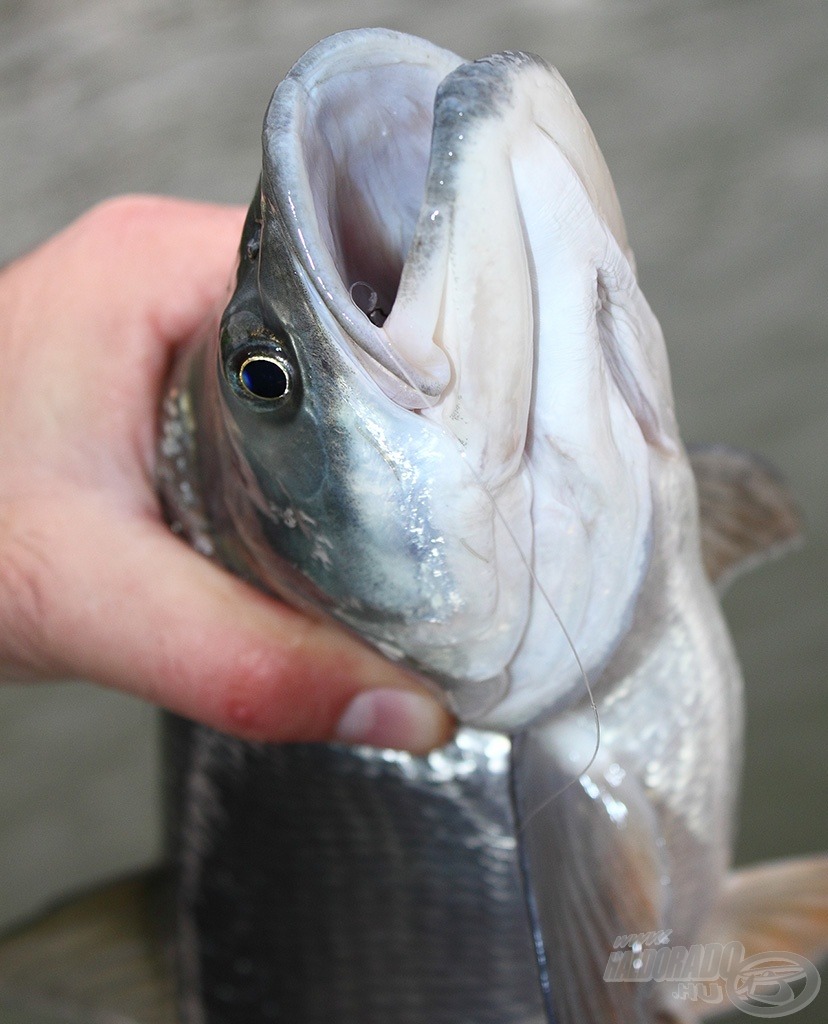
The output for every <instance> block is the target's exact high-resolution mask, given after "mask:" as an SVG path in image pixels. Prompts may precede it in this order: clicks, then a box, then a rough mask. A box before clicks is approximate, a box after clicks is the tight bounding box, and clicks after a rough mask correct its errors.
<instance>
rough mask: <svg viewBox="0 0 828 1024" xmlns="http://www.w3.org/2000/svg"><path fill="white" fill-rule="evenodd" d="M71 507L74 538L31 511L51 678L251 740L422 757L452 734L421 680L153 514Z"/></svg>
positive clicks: (40, 618)
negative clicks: (265, 589)
mask: <svg viewBox="0 0 828 1024" xmlns="http://www.w3.org/2000/svg"><path fill="white" fill-rule="evenodd" d="M63 515H64V521H72V520H73V519H74V521H75V522H76V523H77V521H78V517H80V518H81V519H82V521H83V530H77V531H76V539H75V540H74V541H73V542H72V543H71V544H67V545H66V546H61V545H60V544H59V543H58V542H57V541H56V540H55V539H54V537H53V534H54V528H53V526H52V523H51V522H49V521H40V522H38V518H41V520H42V517H38V516H29V517H28V519H29V521H28V523H27V526H26V543H25V545H23V546H22V547H24V548H25V549H26V550H27V551H29V552H30V557H29V562H28V569H26V570H24V573H23V575H27V576H28V578H29V583H28V584H27V585H26V586H25V587H22V588H19V590H20V592H21V593H26V592H28V593H36V595H37V598H36V601H35V604H36V611H35V612H34V614H31V615H29V616H26V618H28V620H29V621H30V622H35V623H36V624H37V626H36V628H37V632H38V635H36V636H34V637H32V638H31V646H32V648H33V649H39V650H40V651H42V652H45V657H46V659H47V661H48V662H49V663H48V666H47V667H48V668H49V670H50V671H51V672H52V673H53V674H54V673H62V674H65V675H68V676H73V677H79V678H89V679H93V680H96V681H99V682H102V683H104V684H106V685H109V686H113V687H117V688H118V689H122V690H126V691H128V692H130V693H133V694H136V695H138V696H140V697H143V698H145V699H147V700H150V701H152V702H154V703H157V704H161V705H162V706H164V707H167V708H169V709H171V710H173V711H176V712H178V713H179V714H182V715H185V716H187V717H191V718H194V719H197V720H199V721H202V722H205V723H207V724H209V725H212V726H215V727H216V728H218V729H221V730H223V731H226V732H231V733H234V734H236V735H239V736H243V737H245V738H250V739H258V740H271V741H294V740H303V741H314V740H329V739H333V738H339V739H342V740H345V741H348V742H367V743H372V744H374V745H379V746H395V747H399V748H404V749H409V750H413V751H415V752H422V751H426V750H429V749H431V748H432V747H434V746H436V745H438V744H440V743H441V742H444V741H445V739H446V738H447V737H448V735H449V734H450V731H451V721H450V718H449V716H448V715H447V713H446V712H445V711H444V710H443V709H442V708H441V707H440V706H439V705H438V704H437V703H436V701H434V699H433V698H432V697H431V696H429V695H428V693H427V692H426V690H425V689H424V688H423V686H422V684H421V683H420V682H419V681H418V680H417V679H416V678H415V677H413V676H411V675H409V674H408V673H406V672H404V671H402V670H400V669H399V668H397V667H395V666H393V665H392V664H391V663H389V662H388V661H386V660H385V659H383V658H381V657H380V656H379V655H377V654H376V653H374V652H373V651H371V650H369V649H368V648H367V647H365V646H363V645H362V644H361V643H359V642H358V641H356V640H355V639H353V638H352V637H351V636H350V635H349V634H347V633H345V632H344V631H343V630H341V629H339V628H337V627H335V626H333V625H329V624H328V623H327V622H322V621H315V620H313V619H311V618H309V617H307V616H305V615H301V614H299V613H297V612H295V611H293V610H292V609H290V608H288V607H287V606H285V605H283V604H281V603H280V602H277V601H275V600H273V599H272V598H269V597H267V596H266V595H263V594H260V593H259V592H257V591H255V590H254V589H253V588H251V587H248V586H247V585H246V584H244V583H242V582H241V581H239V580H237V579H235V578H234V577H232V576H230V575H229V574H227V573H225V572H224V571H222V570H220V569H218V568H217V567H215V566H214V565H213V564H212V563H210V562H208V561H207V560H206V559H204V558H203V557H202V556H200V555H197V554H196V553H195V552H194V551H192V550H191V549H190V548H188V547H187V546H186V545H185V544H183V543H182V542H181V541H179V540H177V539H176V538H175V537H173V536H171V535H170V534H169V533H168V532H167V531H166V530H165V528H164V527H163V526H161V525H160V524H158V523H157V522H155V521H153V520H151V519H150V518H146V519H135V520H123V521H122V520H119V519H118V518H117V516H116V515H113V511H112V509H111V508H109V507H108V506H107V505H106V504H105V503H104V502H100V503H96V502H94V501H93V500H92V499H90V498H88V497H86V496H84V497H82V498H79V499H78V502H77V506H76V507H72V504H71V503H69V504H68V505H65V506H64V508H63ZM83 537H85V538H88V540H87V542H84V541H83V540H82V539H79V538H83ZM20 549H21V545H18V550H20ZM20 575H21V572H20V567H19V566H18V571H17V576H18V578H19V577H20ZM32 580H34V581H35V582H34V584H32V582H31V581H32ZM67 594H71V595H72V600H71V601H67V600H66V595H67ZM366 691H371V694H372V695H371V696H370V697H363V698H362V699H361V700H359V701H357V702H356V703H354V701H355V698H357V697H358V695H360V694H361V693H364V692H366Z"/></svg>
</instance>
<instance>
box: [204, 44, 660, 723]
mask: <svg viewBox="0 0 828 1024" xmlns="http://www.w3.org/2000/svg"><path fill="white" fill-rule="evenodd" d="M263 142H264V166H263V174H262V179H261V185H260V190H259V193H258V195H257V196H256V198H255V200H254V202H253V204H252V206H251V208H250V212H249V214H248V218H247V222H246V224H245V228H244V235H243V238H242V245H241V253H240V265H239V271H238V278H237V287H236V291H235V293H234V295H233V297H232V300H231V301H230V304H229V305H228V307H227V309H226V311H225V313H224V316H223V319H222V323H221V329H220V332H219V340H218V351H217V355H216V360H215V361H209V362H210V365H209V368H208V369H209V372H210V373H211V374H212V376H213V378H214V381H215V383H214V384H213V385H212V386H213V388H214V395H215V398H216V404H217V405H218V407H219V410H220V415H219V418H220V426H221V432H222V442H221V443H220V444H219V445H218V449H219V457H220V460H221V466H222V468H221V478H222V482H221V489H222V493H223V495H224V499H223V500H224V505H225V520H226V531H229V532H232V534H233V537H234V543H235V545H236V548H237V550H241V551H242V552H243V559H244V561H245V563H246V565H247V570H248V572H249V574H250V575H251V576H252V577H253V578H254V579H256V580H257V581H258V582H259V583H261V584H263V585H264V586H266V587H267V588H268V589H271V590H273V591H274V592H276V593H279V594H281V595H282V596H284V597H286V598H287V599H288V600H292V601H294V602H296V603H299V604H305V605H308V604H309V605H311V606H314V607H318V608H323V609H324V610H326V611H327V612H330V613H331V614H333V615H335V616H336V617H337V618H338V619H340V620H341V621H342V622H344V623H346V624H347V625H348V626H350V627H351V628H353V629H354V630H356V631H357V632H358V633H359V634H360V635H362V636H363V637H364V638H366V639H367V640H368V641H369V642H371V643H373V644H374V645H375V646H377V647H378V648H379V649H380V650H382V651H383V652H384V653H386V654H387V655H388V656H389V657H392V658H395V659H400V660H404V661H405V662H406V663H408V664H409V665H411V666H413V667H414V668H416V669H418V670H420V671H422V672H423V673H425V674H426V675H427V676H428V677H429V678H431V679H432V680H434V681H435V683H436V684H437V685H438V686H439V687H440V688H441V690H442V691H443V692H444V693H445V695H446V697H447V700H448V701H449V703H450V705H451V706H452V707H453V709H454V710H455V711H456V712H457V713H458V714H459V715H460V716H461V718H463V719H464V720H466V721H473V722H476V723H478V724H487V725H492V724H494V725H499V726H502V725H507V726H510V727H511V726H514V725H516V724H519V722H520V721H525V720H527V719H528V718H531V717H533V716H534V715H536V714H537V713H538V712H539V711H540V710H541V709H542V707H548V706H549V705H550V703H552V702H553V701H554V700H557V699H559V698H560V697H561V694H562V693H563V692H565V691H567V690H568V689H571V688H572V686H573V679H572V673H571V671H570V670H571V667H572V666H571V647H572V644H573V643H575V645H576V646H577V645H578V644H579V643H581V642H582V636H581V634H582V633H583V632H584V631H585V630H586V631H587V632H588V633H590V634H596V635H588V636H587V637H586V639H585V640H584V641H583V642H584V643H585V645H586V648H587V649H588V651H589V660H590V664H592V663H593V662H595V661H596V659H597V660H598V661H600V659H601V658H604V657H605V656H606V653H607V650H609V649H610V647H611V646H612V644H613V643H615V642H617V636H615V634H614V633H613V631H615V632H617V631H618V629H619V628H621V626H620V624H622V623H623V621H625V616H627V617H628V616H629V610H630V603H631V602H632V601H633V600H634V596H635V593H637V587H638V586H639V585H640V582H641V578H642V574H643V572H644V567H645V565H646V561H647V554H646V549H647V544H648V541H647V537H648V531H649V530H650V498H649V488H650V483H649V462H648V451H649V450H650V449H651V448H652V447H656V448H660V449H661V450H667V449H669V448H670V447H671V446H674V445H675V431H674V424H673V421H672V417H671V405H670V389H669V379H668V376H667V370H666V361H665V357H664V353H663V344H662V342H661V338H660V334H659V333H658V325H657V324H655V321H654V319H653V318H652V314H650V313H649V310H648V308H647V307H646V303H644V302H643V299H640V292H639V291H638V288H637V284H636V281H635V273H634V270H633V269H632V264H631V255H630V254H629V251H628V249H627V242H626V235H625V231H624V225H623V220H622V218H621V214H620V210H619V208H618V202H617V198H616V196H615V191H614V188H613V186H612V181H611V179H610V176H609V172H608V171H607V169H606V165H605V164H604V161H603V158H602V157H601V155H600V152H599V151H598V148H597V145H596V144H595V141H594V138H593V136H592V133H591V132H590V130H589V128H588V126H587V124H586V121H585V119H584V118H583V115H582V114H581V113H580V111H579V110H578V108H577V107H576V106H575V104H574V101H573V100H572V97H571V94H570V93H569V90H568V89H567V88H566V86H565V85H564V83H563V82H562V80H561V79H560V77H559V76H558V75H557V73H556V72H554V71H553V70H552V69H550V68H549V67H548V66H547V65H545V64H544V63H543V62H542V61H540V60H539V59H538V58H535V57H531V56H529V55H526V54H513V53H507V54H501V55H496V56H494V57H490V58H486V59H485V60H482V61H475V62H471V63H466V62H463V61H462V60H461V59H460V58H459V57H457V56H456V55H454V54H451V53H449V52H447V51H445V50H442V49H439V48H437V47H435V46H432V45H431V44H429V43H426V42H424V41H422V40H419V39H414V38H412V37H409V36H405V35H401V34H399V33H394V32H387V31H384V30H361V31H356V32H348V33H342V34H341V35H338V36H334V37H331V39H328V40H325V41H323V42H322V43H320V44H318V45H317V46H316V47H314V48H313V49H312V50H311V51H309V53H308V54H306V55H305V57H303V58H302V60H300V61H299V63H298V64H297V65H296V66H295V67H294V69H293V70H292V71H291V72H290V74H289V75H288V77H287V78H286V79H285V81H284V82H283V83H282V84H281V85H280V86H279V87H278V88H277V90H276V92H275V93H274V97H273V100H272V102H271V105H270V108H269V110H268V113H267V116H266V119H265V125H264V132H263ZM631 296H632V299H631V298H630V297H631ZM619 325H620V326H619ZM653 325H654V326H653ZM216 366H217V368H218V373H217V374H216V373H215V367H216ZM613 546H615V547H616V548H617V550H620V551H621V552H622V555H621V556H618V555H617V552H616V555H613V556H612V557H611V558H610V560H611V561H612V559H613V558H614V560H615V562H617V565H615V564H614V565H613V566H612V568H611V571H610V572H608V574H607V575H606V576H605V577H602V574H601V571H600V566H596V560H600V559H601V558H604V559H606V558H607V557H609V556H608V552H609V551H610V549H611V548H612V547H613ZM630 565H632V567H633V568H632V571H630ZM628 577H634V578H633V580H632V582H630V579H628ZM552 591H554V592H552ZM562 595H563V596H562ZM572 595H574V597H573V596H572ZM550 610H551V611H552V612H553V613H554V615H555V622H554V623H553V624H552V626H551V627H550V622H549V620H548V613H549V611H550ZM559 611H560V612H561V614H565V615H567V616H568V617H569V621H568V622H567V624H566V625H567V629H566V630H564V629H562V628H561V623H560V621H559V615H558V612H559ZM550 628H551V632H552V634H554V636H552V635H550ZM567 630H568V631H569V634H572V635H568V633H567ZM597 634H600V636H598V635H597ZM610 634H612V636H610ZM556 652H557V653H556ZM593 655H594V657H593ZM567 658H569V659H570V664H569V666H568V668H567V669H566V670H563V669H560V668H559V667H558V663H559V662H562V661H563V660H566V659H567ZM530 677H531V678H530Z"/></svg>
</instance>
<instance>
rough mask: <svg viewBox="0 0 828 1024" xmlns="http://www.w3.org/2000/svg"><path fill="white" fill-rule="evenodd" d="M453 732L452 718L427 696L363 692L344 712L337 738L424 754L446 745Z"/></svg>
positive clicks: (410, 693) (389, 692)
mask: <svg viewBox="0 0 828 1024" xmlns="http://www.w3.org/2000/svg"><path fill="white" fill-rule="evenodd" d="M451 732H452V719H451V716H450V715H449V714H448V712H447V711H446V710H445V708H442V707H441V706H440V705H439V704H438V703H437V701H436V700H434V699H433V698H432V697H429V696H427V695H426V694H421V693H414V692H412V691H410V690H363V692H362V693H360V694H358V695H357V696H356V697H354V699H353V700H352V701H351V703H350V704H349V705H348V706H347V708H346V709H345V712H344V714H343V715H342V717H341V718H340V720H339V724H338V725H337V727H336V731H335V734H334V736H335V739H337V740H339V741H340V742H342V743H351V744H362V743H364V744H368V745H369V746H372V747H393V748H394V749H395V750H410V751H411V753H413V754H425V753H427V752H428V751H429V750H433V749H434V748H435V747H438V746H441V745H442V744H443V743H445V742H446V741H447V740H448V738H449V736H450V735H451Z"/></svg>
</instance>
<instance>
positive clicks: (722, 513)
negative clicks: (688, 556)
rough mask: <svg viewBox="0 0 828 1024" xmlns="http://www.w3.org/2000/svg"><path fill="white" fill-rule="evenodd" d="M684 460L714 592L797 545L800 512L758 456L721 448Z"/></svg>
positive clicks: (699, 450)
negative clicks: (693, 485)
mask: <svg viewBox="0 0 828 1024" xmlns="http://www.w3.org/2000/svg"><path fill="white" fill-rule="evenodd" d="M689 454H690V464H691V466H692V467H693V473H694V474H695V477H696V485H697V488H698V494H699V515H700V520H701V542H702V558H703V560H704V567H705V570H706V571H707V575H708V576H709V578H710V579H711V580H712V582H713V583H715V584H716V586H717V587H718V588H719V589H720V590H721V589H724V587H726V586H728V585H729V584H730V583H731V581H732V580H733V579H734V577H735V576H738V575H739V574H740V573H742V572H745V571H746V570H748V569H751V568H753V567H754V566H756V565H759V564H761V563H762V562H764V561H765V560H767V559H768V558H773V557H775V556H777V555H779V554H783V553H784V552H785V551H788V550H790V549H791V548H793V547H795V546H796V545H797V544H798V543H799V542H800V541H801V540H802V532H803V516H802V512H801V510H800V508H799V506H798V505H797V503H796V501H795V500H794V498H793V496H792V495H791V493H790V491H789V490H788V487H787V485H786V483H785V481H784V480H783V479H782V477H781V476H780V474H779V473H778V472H777V471H776V470H775V469H774V468H773V466H771V465H770V464H769V463H768V462H766V461H765V460H764V459H763V458H761V456H759V455H754V454H753V453H752V452H746V451H743V450H741V449H739V448H731V447H729V446H728V445H722V444H717V445H704V446H698V447H694V448H691V449H690V450H689Z"/></svg>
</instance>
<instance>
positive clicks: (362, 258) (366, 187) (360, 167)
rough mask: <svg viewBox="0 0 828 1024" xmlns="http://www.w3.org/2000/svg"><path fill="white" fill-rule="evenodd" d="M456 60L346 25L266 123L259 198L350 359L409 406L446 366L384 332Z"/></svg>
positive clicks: (302, 66) (310, 61) (304, 65)
mask: <svg viewBox="0 0 828 1024" xmlns="http://www.w3.org/2000/svg"><path fill="white" fill-rule="evenodd" d="M460 64H462V60H461V58H460V57H458V56H456V55H455V54H452V53H449V52H448V51H446V50H442V49H440V48H438V47H436V46H432V45H431V44H424V43H423V42H422V41H421V40H414V39H411V38H410V37H407V36H401V35H398V34H397V33H393V32H382V31H379V32H376V33H371V34H370V36H366V35H364V34H363V33H359V32H353V33H351V32H346V33H343V34H341V35H338V36H334V37H332V38H331V39H327V40H324V41H323V42H322V43H320V44H318V45H317V46H315V47H313V49H311V50H310V51H309V52H308V53H307V54H306V55H305V56H304V57H303V58H302V60H301V61H299V62H298V64H297V65H296V66H295V67H294V68H293V69H292V71H291V72H290V74H289V75H288V76H287V78H286V79H285V81H284V82H283V83H282V84H281V85H280V86H279V88H278V89H277V90H276V93H275V94H274V98H273V102H272V103H271V106H270V109H269V111H268V115H267V119H266V122H265V127H264V146H265V181H264V189H263V191H264V194H265V195H266V196H268V195H269V196H274V197H276V202H277V203H278V205H279V207H280V209H279V213H280V214H281V216H282V218H283V219H284V222H285V226H286V227H287V229H288V232H289V234H290V236H291V240H292V242H293V244H294V246H295V249H296V252H297V254H298V255H299V256H300V258H301V259H302V262H303V263H304V265H305V268H306V270H307V271H308V273H309V274H310V275H311V277H312V280H313V282H314V284H315V286H316V288H317V289H318V294H319V297H320V298H321V299H322V300H323V301H324V302H325V304H326V305H327V306H328V308H329V309H330V311H331V312H332V313H333V314H334V316H335V317H336V319H337V321H338V322H339V323H340V325H341V326H342V328H343V330H344V332H345V335H346V337H347V338H348V339H349V340H350V342H351V343H352V344H353V346H354V349H355V351H356V354H357V355H358V356H359V357H360V358H361V360H362V362H363V364H364V365H366V366H369V367H370V368H371V369H372V371H373V373H374V375H375V376H376V377H377V379H378V382H380V383H381V386H384V389H385V390H390V391H391V394H392V397H394V398H395V399H396V400H397V401H400V402H401V403H402V404H404V405H406V406H407V407H409V408H418V407H421V406H422V405H423V404H424V403H425V402H427V401H428V399H427V397H426V396H435V395H438V394H439V393H440V392H441V391H442V390H443V389H444V388H445V386H446V384H447V382H448V376H449V370H448V365H447V362H446V360H445V358H441V356H440V353H439V352H435V351H431V352H429V353H428V355H430V360H429V359H428V358H424V355H425V352H424V351H422V350H424V349H425V348H426V346H425V344H423V345H421V352H420V353H416V352H408V353H406V352H403V351H402V350H401V349H396V350H395V348H394V347H393V346H392V345H391V344H390V343H389V340H388V337H387V336H386V335H385V332H384V331H383V330H382V328H383V327H384V325H385V322H386V320H387V317H388V315H389V313H390V312H391V310H392V307H393V305H394V302H395V300H396V298H397V293H398V290H399V286H400V281H401V279H402V275H403V268H404V264H405V261H406V257H407V255H408V253H409V251H410V249H411V245H412V241H413V238H414V234H415V229H416V226H417V221H418V217H419V215H420V210H421V207H422V205H423V201H424V196H425V193H426V179H427V175H428V168H429V160H430V156H431V149H432V127H433V121H434V100H435V96H436V93H437V90H438V88H439V86H440V83H441V82H442V81H443V80H444V79H445V78H446V76H447V75H449V74H450V73H451V72H452V71H453V70H454V69H455V68H456V67H458V66H459V65H460ZM418 355H419V356H420V358H419V359H418V358H417V356H418ZM383 371H385V372H383Z"/></svg>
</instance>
